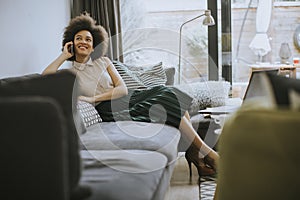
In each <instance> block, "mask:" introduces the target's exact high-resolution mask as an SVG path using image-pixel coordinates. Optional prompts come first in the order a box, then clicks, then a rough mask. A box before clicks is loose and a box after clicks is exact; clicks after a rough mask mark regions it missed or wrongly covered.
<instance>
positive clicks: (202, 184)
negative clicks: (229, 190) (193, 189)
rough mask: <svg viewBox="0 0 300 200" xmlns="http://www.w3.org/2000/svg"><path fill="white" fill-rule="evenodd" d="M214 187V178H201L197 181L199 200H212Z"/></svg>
mask: <svg viewBox="0 0 300 200" xmlns="http://www.w3.org/2000/svg"><path fill="white" fill-rule="evenodd" d="M216 185H217V184H216V179H215V178H211V177H201V178H200V181H199V200H213V198H214V194H215V190H216Z"/></svg>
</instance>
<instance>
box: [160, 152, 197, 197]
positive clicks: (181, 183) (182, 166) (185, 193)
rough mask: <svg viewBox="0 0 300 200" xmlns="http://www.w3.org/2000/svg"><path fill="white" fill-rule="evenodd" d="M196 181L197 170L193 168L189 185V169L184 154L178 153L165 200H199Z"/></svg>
mask: <svg viewBox="0 0 300 200" xmlns="http://www.w3.org/2000/svg"><path fill="white" fill-rule="evenodd" d="M197 181H198V174H197V169H196V168H195V167H194V166H193V177H192V182H191V183H190V179H189V167H188V164H187V162H186V160H185V157H184V153H180V154H179V158H178V160H177V163H176V166H175V169H174V172H173V176H172V178H171V184H170V187H169V190H168V192H167V195H166V198H165V200H199V187H198V183H197Z"/></svg>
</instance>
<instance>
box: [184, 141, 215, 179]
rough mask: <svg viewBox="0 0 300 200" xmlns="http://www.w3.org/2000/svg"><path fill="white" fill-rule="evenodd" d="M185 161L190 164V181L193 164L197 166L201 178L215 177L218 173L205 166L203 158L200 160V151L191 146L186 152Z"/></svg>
mask: <svg viewBox="0 0 300 200" xmlns="http://www.w3.org/2000/svg"><path fill="white" fill-rule="evenodd" d="M185 159H186V160H187V162H188V166H189V172H190V180H191V179H192V163H193V164H194V165H195V167H196V168H197V171H198V175H199V176H214V175H215V174H216V171H215V170H214V169H213V168H211V167H210V166H208V165H206V164H205V160H204V159H203V158H199V150H198V149H197V148H195V147H194V146H193V145H191V146H190V147H189V148H188V149H187V151H186V152H185Z"/></svg>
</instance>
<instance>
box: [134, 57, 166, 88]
mask: <svg viewBox="0 0 300 200" xmlns="http://www.w3.org/2000/svg"><path fill="white" fill-rule="evenodd" d="M129 69H130V70H131V71H132V73H133V74H135V75H136V76H137V77H138V78H139V79H140V81H141V82H142V83H144V85H145V86H147V87H150V88H151V87H155V86H159V85H166V82H167V76H166V72H165V70H164V68H163V66H162V62H159V63H157V64H154V65H148V66H147V65H146V66H139V67H134V66H131V67H129Z"/></svg>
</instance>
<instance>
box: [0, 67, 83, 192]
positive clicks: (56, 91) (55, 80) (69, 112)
mask: <svg viewBox="0 0 300 200" xmlns="http://www.w3.org/2000/svg"><path fill="white" fill-rule="evenodd" d="M75 79H76V76H75V75H74V74H73V73H71V72H70V71H67V70H62V71H60V72H58V73H55V74H50V75H45V76H42V75H36V74H34V75H32V76H30V75H29V76H26V77H22V76H21V77H19V78H18V77H13V78H7V79H3V80H2V81H1V85H0V97H17V96H43V97H51V98H53V99H54V100H55V101H57V102H58V104H59V105H60V106H61V108H62V111H63V114H64V117H65V119H66V128H67V130H68V131H67V136H68V139H67V141H68V158H69V160H68V161H69V162H68V163H69V179H70V180H69V183H70V187H71V190H72V189H74V188H75V187H76V186H77V184H78V181H79V178H80V173H81V161H80V156H79V149H78V148H79V147H78V146H79V145H78V133H77V129H76V126H75V123H74V118H73V115H76V114H77V109H76V104H75V102H76V101H77V87H76V85H75V83H76V82H75ZM45 114H47V113H45ZM16 125H17V124H16ZM41 131H43V130H41Z"/></svg>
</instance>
